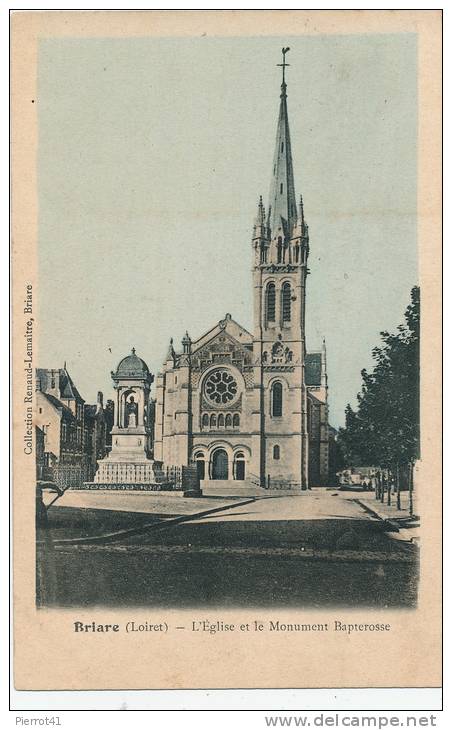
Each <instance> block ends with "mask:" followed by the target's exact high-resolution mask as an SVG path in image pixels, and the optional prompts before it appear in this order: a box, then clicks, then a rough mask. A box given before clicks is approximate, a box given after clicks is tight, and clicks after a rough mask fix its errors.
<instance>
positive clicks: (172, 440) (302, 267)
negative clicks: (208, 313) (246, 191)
mask: <svg viewBox="0 0 452 730" xmlns="http://www.w3.org/2000/svg"><path fill="white" fill-rule="evenodd" d="M287 50H288V49H284V50H283V63H282V64H281V65H282V69H283V78H282V84H281V95H280V105H279V115H278V123H277V130H276V146H275V153H274V160H273V167H272V171H271V185H270V196H269V200H268V209H267V211H266V210H265V208H264V203H263V201H262V198H260V200H259V204H258V207H257V215H256V219H255V223H254V229H253V237H252V252H251V255H252V266H253V272H252V286H253V302H254V304H253V308H254V326H253V331H252V332H248V331H247V330H246V329H245V328H244V327H242V326H241V325H240V324H239V323H238V322H236V321H235V320H234V319H233V317H232V316H231V315H230V314H226V315H225V317H224V318H223V319H221V320H220V321H219V322H217V323H216V324H215V325H214V326H213V327H211V328H210V329H209V330H208V331H207V332H205V333H204V334H203V335H201V337H198V338H197V339H195V340H192V339H191V338H190V337H189V335H188V333H187V334H186V335H185V336H184V338H183V339H182V350H181V351H176V350H175V349H174V347H173V342H172V341H171V343H170V347H169V350H168V354H167V356H166V361H165V363H164V364H163V368H162V371H161V372H160V373H159V374H158V375H157V378H156V386H157V390H156V403H155V422H154V459H155V460H156V461H161V462H163V463H164V464H165V463H166V464H173V465H185V464H189V463H192V462H195V463H196V464H197V466H198V473H199V475H200V477H201V479H202V480H208V481H216V480H236V481H237V482H242V483H252V484H258V485H260V486H265V487H269V488H280V487H286V488H294V489H300V488H301V489H307V488H309V487H310V486H316V485H321V484H326V483H327V479H328V443H329V429H328V383H327V371H326V348H325V343H323V346H322V349H321V351H319V352H310V353H308V352H307V351H306V338H305V318H306V277H307V274H308V273H309V272H308V256H309V231H308V225H307V222H306V219H305V214H304V209H303V199H302V197H300V199H299V200H298V202H297V199H296V196H295V183H294V174H293V164H292V152H291V145H290V134H289V119H288V111H287V84H286V81H285V68H286V66H287V65H288V64H286V63H285V53H286V52H287Z"/></svg>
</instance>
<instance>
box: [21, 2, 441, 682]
mask: <svg viewBox="0 0 452 730" xmlns="http://www.w3.org/2000/svg"><path fill="white" fill-rule="evenodd" d="M11 43H12V54H11V79H12V92H11V101H12V281H13V294H12V299H13V301H12V312H13V421H14V434H13V482H14V483H13V487H14V489H13V518H14V534H13V542H14V671H15V675H14V676H15V680H14V681H15V687H16V689H19V690H58V689H66V690H67V689H80V690H84V689H153V688H165V689H172V688H179V689H181V688H273V687H274V688H304V687H305V688H316V687H326V688H328V687H439V686H441V681H442V678H441V407H440V404H441V13H440V11H404V10H401V11H377V10H374V11H372V10H369V11H350V10H342V11H257V12H256V11H250V12H249V11H210V12H205V11H190V12H178V11H170V12H161V11H112V12H104V11H102V12H93V11H76V12H64V11H59V12H45V11H43V12H19V13H17V12H13V13H12V15H11Z"/></svg>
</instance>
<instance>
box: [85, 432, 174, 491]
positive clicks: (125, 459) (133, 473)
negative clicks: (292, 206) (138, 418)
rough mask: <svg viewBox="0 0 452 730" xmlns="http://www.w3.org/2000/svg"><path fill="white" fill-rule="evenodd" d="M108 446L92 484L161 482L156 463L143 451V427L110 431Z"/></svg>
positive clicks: (145, 443)
mask: <svg viewBox="0 0 452 730" xmlns="http://www.w3.org/2000/svg"><path fill="white" fill-rule="evenodd" d="M111 435H112V449H111V452H110V453H109V454H108V456H106V457H105V459H101V460H100V461H99V462H98V465H99V467H98V469H97V472H96V474H95V477H94V482H95V483H96V484H99V483H100V484H112V483H118V484H157V483H158V482H159V481H162V476H163V474H162V471H161V468H160V464H159V463H157V462H155V461H154V460H153V459H149V458H148V456H147V453H146V446H147V433H146V429H145V427H144V426H137V427H129V428H118V427H116V426H115V427H114V428H113V429H112V432H111Z"/></svg>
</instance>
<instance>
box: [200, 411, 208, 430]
mask: <svg viewBox="0 0 452 730" xmlns="http://www.w3.org/2000/svg"><path fill="white" fill-rule="evenodd" d="M202 427H203V428H209V416H208V414H207V413H204V415H203V417H202Z"/></svg>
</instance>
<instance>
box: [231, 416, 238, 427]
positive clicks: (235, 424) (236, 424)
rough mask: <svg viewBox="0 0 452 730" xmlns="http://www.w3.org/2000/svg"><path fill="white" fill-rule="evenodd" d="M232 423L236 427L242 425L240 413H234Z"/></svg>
mask: <svg viewBox="0 0 452 730" xmlns="http://www.w3.org/2000/svg"><path fill="white" fill-rule="evenodd" d="M232 425H233V427H234V428H238V427H239V426H240V416H239V414H238V413H234V418H233V419H232Z"/></svg>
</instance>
